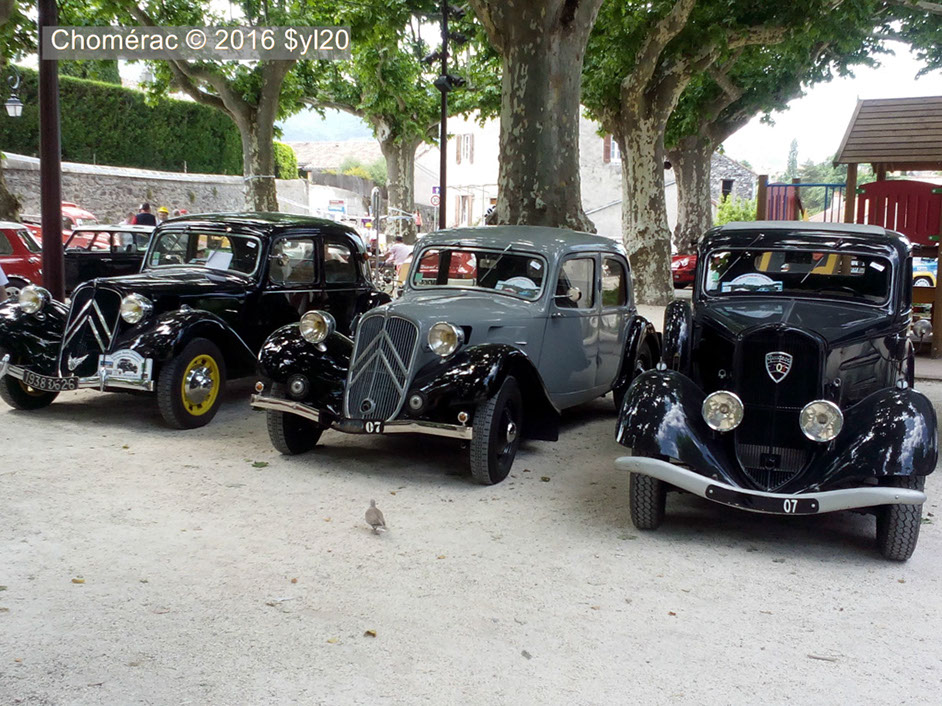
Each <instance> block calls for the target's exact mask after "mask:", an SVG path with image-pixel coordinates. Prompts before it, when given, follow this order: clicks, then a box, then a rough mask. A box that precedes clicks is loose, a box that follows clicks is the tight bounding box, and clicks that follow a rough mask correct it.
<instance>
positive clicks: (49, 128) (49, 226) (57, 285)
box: [39, 0, 65, 301]
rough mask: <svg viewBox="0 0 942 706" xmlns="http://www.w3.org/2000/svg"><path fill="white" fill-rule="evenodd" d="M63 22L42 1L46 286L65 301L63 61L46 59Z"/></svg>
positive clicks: (51, 3) (49, 1) (52, 4)
mask: <svg viewBox="0 0 942 706" xmlns="http://www.w3.org/2000/svg"><path fill="white" fill-rule="evenodd" d="M58 23H59V13H58V8H57V7H56V0H39V191H40V206H41V212H42V230H43V286H45V288H46V289H48V290H49V293H50V294H52V296H53V297H54V298H56V299H58V300H59V301H62V300H63V299H65V262H64V258H63V254H62V144H61V137H60V132H59V62H58V61H57V60H55V59H48V58H46V57H45V56H44V54H45V52H44V51H43V42H42V32H43V28H45V27H55V26H56V25H57V24H58Z"/></svg>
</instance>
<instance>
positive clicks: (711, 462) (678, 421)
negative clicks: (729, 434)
mask: <svg viewBox="0 0 942 706" xmlns="http://www.w3.org/2000/svg"><path fill="white" fill-rule="evenodd" d="M704 397H705V395H704V394H703V392H702V391H701V390H700V388H699V387H697V385H696V384H695V383H694V382H693V380H691V379H690V378H688V377H686V376H685V375H682V374H681V373H678V372H675V371H671V370H664V371H656V370H649V371H648V372H646V373H642V374H641V375H639V376H638V377H637V378H636V379H635V381H634V383H633V384H632V385H631V387H630V388H628V392H627V393H626V394H625V400H624V403H623V404H622V408H621V412H620V413H619V415H618V426H617V427H616V431H615V440H616V441H618V443H619V444H622V445H623V446H628V447H631V448H632V449H633V450H634V451H635V452H636V453H637V454H638V455H639V456H652V457H658V456H665V457H667V458H676V459H679V460H680V461H681V462H682V463H685V464H687V465H688V466H690V468H692V469H693V470H695V471H697V472H698V473H702V474H703V475H706V476H713V475H714V474H720V475H721V476H723V478H722V479H723V480H724V481H726V482H729V483H733V484H734V485H738V482H736V481H735V480H733V479H732V478H731V471H732V472H734V471H735V468H736V462H735V460H734V459H731V458H729V455H728V454H727V453H726V451H725V449H724V448H723V445H722V444H719V443H717V442H716V440H715V438H714V437H715V435H716V432H714V431H713V430H712V429H710V428H709V427H708V426H707V425H706V422H704V421H703V416H702V414H701V411H700V410H701V407H702V406H703V400H704Z"/></svg>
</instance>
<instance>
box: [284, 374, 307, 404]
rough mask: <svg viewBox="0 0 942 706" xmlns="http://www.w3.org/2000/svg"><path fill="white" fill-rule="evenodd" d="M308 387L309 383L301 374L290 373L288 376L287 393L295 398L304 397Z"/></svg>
mask: <svg viewBox="0 0 942 706" xmlns="http://www.w3.org/2000/svg"><path fill="white" fill-rule="evenodd" d="M310 389H311V383H310V382H308V379H307V378H306V377H304V376H303V375H292V376H291V377H290V378H288V394H289V395H291V396H292V397H294V398H295V399H296V400H300V399H304V398H305V397H306V396H307V392H308V390H310Z"/></svg>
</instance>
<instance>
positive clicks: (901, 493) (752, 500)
mask: <svg viewBox="0 0 942 706" xmlns="http://www.w3.org/2000/svg"><path fill="white" fill-rule="evenodd" d="M615 468H617V469H619V470H621V471H629V472H631V473H641V474H643V475H646V476H651V477H652V478H657V479H658V480H662V481H664V482H665V483H668V484H670V485H673V486H675V487H677V488H681V489H682V490H686V491H687V492H689V493H693V494H694V495H699V496H700V497H701V498H706V499H707V500H712V501H713V502H717V503H720V504H721V505H729V506H731V507H738V508H740V509H742V510H749V511H750V512H761V513H765V514H770V515H816V514H819V513H822V512H837V511H839V510H857V509H860V508H865V507H874V506H877V505H922V504H923V503H924V502H925V501H926V494H925V493H923V492H921V491H919V490H909V489H907V488H886V487H878V486H873V487H870V486H866V487H861V488H843V489H840V490H826V491H822V492H819V493H799V494H797V495H784V494H782V493H766V492H763V491H759V490H747V489H745V488H738V487H736V486H734V485H730V484H729V483H723V482H721V481H717V480H713V479H711V478H707V477H706V476H701V475H700V474H699V473H695V472H694V471H691V470H688V469H686V468H681V467H680V466H675V465H674V464H673V463H668V462H667V461H661V460H659V459H656V458H647V457H644V456H622V457H621V458H618V459H616V461H615Z"/></svg>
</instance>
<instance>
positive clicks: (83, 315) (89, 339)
mask: <svg viewBox="0 0 942 706" xmlns="http://www.w3.org/2000/svg"><path fill="white" fill-rule="evenodd" d="M120 308H121V295H120V294H119V293H118V292H115V291H114V290H111V289H99V288H96V287H94V286H87V287H81V288H79V289H78V290H76V292H75V293H74V295H73V297H72V306H71V308H70V309H69V318H68V322H67V323H66V327H65V332H64V333H63V336H62V346H61V348H60V351H59V374H60V375H62V376H64V377H65V376H70V375H78V376H79V377H89V376H91V375H94V374H95V373H96V372H97V371H98V357H99V356H100V355H101V354H103V353H107V352H108V350H110V348H111V343H112V341H114V337H115V334H116V333H117V331H118V324H119V323H120V320H119V314H120Z"/></svg>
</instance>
